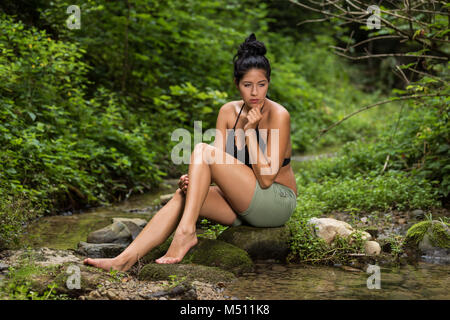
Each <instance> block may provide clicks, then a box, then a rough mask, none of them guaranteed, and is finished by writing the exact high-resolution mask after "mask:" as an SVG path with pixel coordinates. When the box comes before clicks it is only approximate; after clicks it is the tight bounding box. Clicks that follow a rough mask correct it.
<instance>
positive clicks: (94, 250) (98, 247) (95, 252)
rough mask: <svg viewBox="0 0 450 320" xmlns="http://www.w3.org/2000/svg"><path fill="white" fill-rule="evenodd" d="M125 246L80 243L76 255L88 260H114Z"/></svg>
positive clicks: (119, 244) (118, 244)
mask: <svg viewBox="0 0 450 320" xmlns="http://www.w3.org/2000/svg"><path fill="white" fill-rule="evenodd" d="M127 246H128V245H127V244H123V243H122V244H121V243H86V242H83V241H80V242H79V243H78V249H77V253H79V254H81V255H83V256H86V257H89V258H114V257H116V256H118V255H119V254H120V253H121V252H122V251H123V250H125V248H126V247H127Z"/></svg>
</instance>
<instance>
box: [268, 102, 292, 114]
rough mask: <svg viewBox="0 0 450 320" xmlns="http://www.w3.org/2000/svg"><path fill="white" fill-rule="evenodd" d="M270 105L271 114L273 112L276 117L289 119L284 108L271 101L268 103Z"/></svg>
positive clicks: (287, 112)
mask: <svg viewBox="0 0 450 320" xmlns="http://www.w3.org/2000/svg"><path fill="white" fill-rule="evenodd" d="M270 103H271V104H272V106H271V109H270V112H271V113H272V112H273V114H274V115H276V116H284V117H288V118H290V114H289V111H288V110H287V109H286V108H285V107H284V106H282V105H281V104H279V103H278V102H275V101H272V100H271V101H270Z"/></svg>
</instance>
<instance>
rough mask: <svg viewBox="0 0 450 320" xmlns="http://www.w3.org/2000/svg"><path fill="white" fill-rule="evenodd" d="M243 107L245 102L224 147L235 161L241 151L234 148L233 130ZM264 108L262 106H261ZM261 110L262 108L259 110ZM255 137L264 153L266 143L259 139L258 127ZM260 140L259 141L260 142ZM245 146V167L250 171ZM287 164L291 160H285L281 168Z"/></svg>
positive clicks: (248, 156)
mask: <svg viewBox="0 0 450 320" xmlns="http://www.w3.org/2000/svg"><path fill="white" fill-rule="evenodd" d="M244 106H245V102H244V104H243V105H242V108H241V110H240V111H239V114H238V116H237V118H236V122H235V123H234V127H233V131H232V134H230V135H228V137H227V146H226V152H227V153H228V154H230V155H232V156H233V157H235V158H236V159H237V154H238V152H239V153H240V154H241V153H242V149H238V148H237V147H236V141H235V138H234V137H235V129H236V124H237V122H238V120H239V116H240V115H241V112H242V109H244ZM263 108H264V105H263ZM261 110H262V108H261ZM256 137H257V141H258V145H261V150H262V152H264V150H265V149H266V143H265V142H264V139H259V131H258V127H256ZM260 140H261V141H260ZM244 145H245V165H246V166H248V167H250V169H252V165H251V164H250V155H249V153H248V148H247V145H246V144H244ZM231 148H233V153H231V152H230V151H231ZM289 162H291V158H285V159H284V161H283V165H282V166H283V167H284V166H287V165H288V164H289Z"/></svg>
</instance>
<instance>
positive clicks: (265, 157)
mask: <svg viewBox="0 0 450 320" xmlns="http://www.w3.org/2000/svg"><path fill="white" fill-rule="evenodd" d="M290 123H291V121H290V115H289V112H288V111H287V110H280V111H277V112H276V114H274V115H273V116H272V117H271V120H270V123H269V128H270V129H269V130H267V131H268V132H267V144H266V145H267V146H266V149H265V152H264V153H263V152H262V151H261V149H260V147H259V146H258V143H257V137H256V132H255V130H247V131H246V132H245V143H246V144H247V146H248V152H249V155H250V163H251V164H252V168H253V172H254V173H255V175H256V179H257V180H258V182H259V184H260V185H261V188H263V189H265V188H268V187H270V186H271V185H272V183H273V182H274V181H275V179H276V177H277V175H278V172H279V171H280V168H281V166H282V164H283V161H284V155H285V154H286V150H287V148H288V145H289V139H290V132H291V130H290ZM259 132H260V139H262V138H261V136H262V135H263V134H262V133H263V132H264V131H263V129H260V130H259Z"/></svg>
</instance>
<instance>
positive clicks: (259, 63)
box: [233, 33, 270, 84]
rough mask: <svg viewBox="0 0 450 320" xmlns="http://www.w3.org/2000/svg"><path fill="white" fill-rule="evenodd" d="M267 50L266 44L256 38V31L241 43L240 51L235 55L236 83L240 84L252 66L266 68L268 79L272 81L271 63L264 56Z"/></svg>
mask: <svg viewBox="0 0 450 320" xmlns="http://www.w3.org/2000/svg"><path fill="white" fill-rule="evenodd" d="M266 52H267V50H266V46H265V45H264V43H262V42H261V41H258V40H256V36H255V34H254V33H252V34H251V35H250V36H249V37H248V38H247V39H245V41H244V42H243V43H242V44H241V45H239V49H238V52H237V53H236V54H235V55H234V57H233V62H234V77H235V79H236V80H235V81H236V84H239V82H240V81H241V79H242V77H243V76H244V75H245V74H246V73H247V71H248V70H250V69H252V68H256V69H263V70H265V71H266V77H267V80H268V81H270V63H269V60H267V58H266V57H265V56H264V55H265V54H266Z"/></svg>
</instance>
